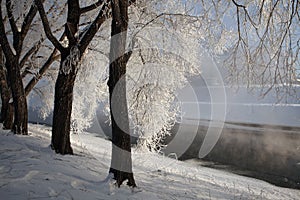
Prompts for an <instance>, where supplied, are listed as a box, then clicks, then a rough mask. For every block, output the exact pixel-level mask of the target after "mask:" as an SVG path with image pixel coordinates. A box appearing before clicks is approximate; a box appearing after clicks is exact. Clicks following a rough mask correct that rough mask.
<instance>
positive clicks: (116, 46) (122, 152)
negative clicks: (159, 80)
mask: <svg viewBox="0 0 300 200" xmlns="http://www.w3.org/2000/svg"><path fill="white" fill-rule="evenodd" d="M111 5H112V26H111V27H112V32H111V35H112V38H111V44H110V66H109V82H108V86H109V94H110V110H111V111H110V112H111V120H112V157H111V166H110V173H113V175H114V179H115V180H116V182H117V185H118V186H120V185H121V184H122V183H123V182H124V181H126V180H128V182H127V184H128V185H129V186H132V187H135V186H136V184H135V180H134V177H133V172H132V159H131V143H130V130H129V119H128V109H127V99H126V78H125V77H124V76H125V74H126V64H127V60H128V59H126V56H125V47H126V36H127V27H128V10H127V9H128V1H127V0H112V4H111ZM116 86H117V87H116Z"/></svg>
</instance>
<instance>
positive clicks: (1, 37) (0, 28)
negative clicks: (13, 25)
mask: <svg viewBox="0 0 300 200" xmlns="http://www.w3.org/2000/svg"><path fill="white" fill-rule="evenodd" d="M1 4H2V0H0V44H1V47H2V49H3V52H4V54H5V57H6V59H12V58H13V57H14V54H13V52H12V50H11V48H10V45H9V42H8V39H7V37H6V34H5V27H4V23H3V18H2V7H1Z"/></svg>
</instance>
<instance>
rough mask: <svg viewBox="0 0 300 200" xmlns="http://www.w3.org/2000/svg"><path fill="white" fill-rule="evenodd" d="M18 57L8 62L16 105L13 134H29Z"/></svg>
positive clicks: (8, 71) (8, 73)
mask: <svg viewBox="0 0 300 200" xmlns="http://www.w3.org/2000/svg"><path fill="white" fill-rule="evenodd" d="M18 60H19V59H18V57H17V56H16V57H14V58H13V59H11V60H6V66H7V75H8V76H7V77H8V80H9V82H10V87H11V90H12V97H13V104H14V124H13V128H12V130H13V132H14V133H15V134H22V135H27V134H28V111H27V101H26V96H25V90H24V86H23V82H22V77H21V74H20V69H19V62H18Z"/></svg>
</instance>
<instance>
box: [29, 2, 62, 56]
mask: <svg viewBox="0 0 300 200" xmlns="http://www.w3.org/2000/svg"><path fill="white" fill-rule="evenodd" d="M34 2H35V4H36V6H37V9H38V11H39V13H40V16H41V19H42V23H43V26H44V30H45V34H46V36H47V38H48V39H49V40H50V41H51V42H52V44H53V45H54V47H55V48H57V49H58V50H59V51H60V52H61V51H63V50H64V47H63V46H62V45H61V44H60V42H59V41H58V40H57V38H56V37H55V36H54V35H53V34H52V31H51V28H50V25H49V21H48V18H47V15H46V13H45V9H44V6H43V4H42V2H41V0H35V1H34Z"/></svg>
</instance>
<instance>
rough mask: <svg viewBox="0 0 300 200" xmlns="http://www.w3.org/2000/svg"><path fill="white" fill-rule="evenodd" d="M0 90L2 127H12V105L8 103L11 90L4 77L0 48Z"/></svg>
mask: <svg viewBox="0 0 300 200" xmlns="http://www.w3.org/2000/svg"><path fill="white" fill-rule="evenodd" d="M0 92H1V101H2V106H1V119H0V122H1V123H3V129H12V127H13V116H14V109H13V105H12V104H10V103H9V100H10V98H11V96H12V95H11V90H10V88H9V86H8V83H7V79H6V68H5V61H4V55H3V52H2V49H0Z"/></svg>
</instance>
